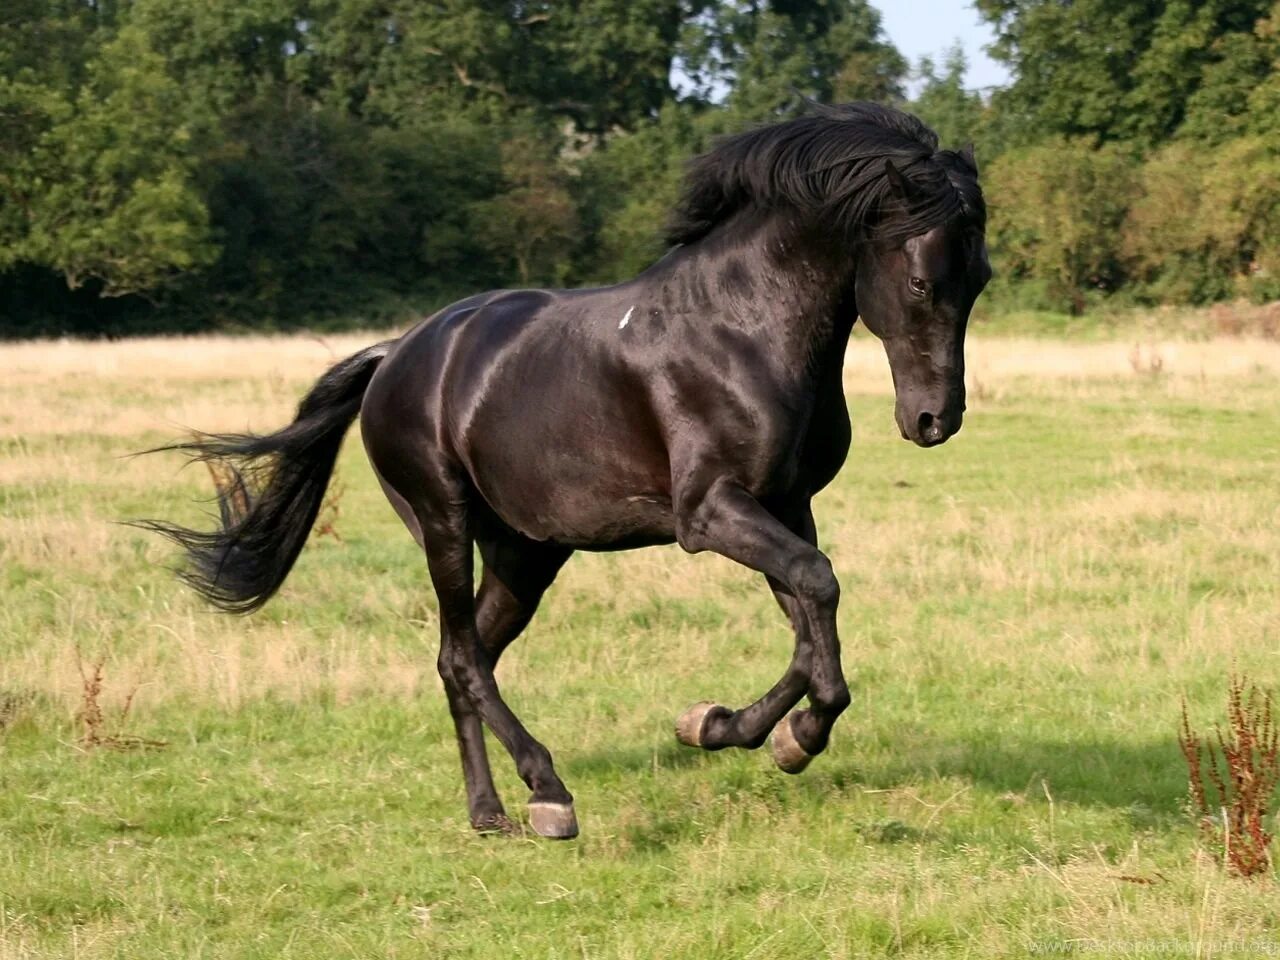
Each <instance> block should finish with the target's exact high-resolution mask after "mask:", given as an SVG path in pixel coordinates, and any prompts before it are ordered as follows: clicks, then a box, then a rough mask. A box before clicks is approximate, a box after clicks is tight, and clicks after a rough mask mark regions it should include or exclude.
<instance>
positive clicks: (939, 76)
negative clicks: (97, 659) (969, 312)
mask: <svg viewBox="0 0 1280 960" xmlns="http://www.w3.org/2000/svg"><path fill="white" fill-rule="evenodd" d="M976 6H977V7H978V9H979V11H980V13H981V14H982V15H983V16H984V17H986V18H987V20H988V21H989V22H991V23H992V24H993V26H994V27H995V29H996V32H997V42H996V44H995V47H994V53H995V55H996V56H997V57H998V58H1001V59H1003V60H1004V61H1005V62H1006V63H1007V64H1009V66H1010V67H1011V69H1012V71H1013V74H1014V81H1013V83H1012V85H1011V86H1010V87H1008V88H1007V89H1003V90H996V91H993V92H990V93H989V94H987V93H984V94H979V93H977V92H974V91H973V90H971V89H969V88H968V86H967V85H966V77H965V69H966V66H965V62H964V57H963V53H962V51H961V50H960V49H959V48H956V49H953V50H951V51H948V52H945V53H944V54H943V56H942V58H941V60H940V61H935V60H933V59H930V58H926V59H924V60H922V61H921V62H920V64H919V65H918V67H917V68H916V73H915V77H916V79H917V80H918V81H920V83H919V87H918V92H917V94H916V97H915V100H914V102H912V103H909V104H907V106H908V107H909V108H911V109H913V110H915V111H916V112H918V113H919V114H920V115H921V116H923V117H924V118H925V120H926V121H927V122H929V123H930V124H931V125H933V126H934V127H935V128H936V129H937V131H938V133H939V135H940V138H941V141H942V143H943V145H944V146H950V147H958V146H961V145H963V144H965V143H968V142H973V143H975V144H976V147H977V154H978V158H979V161H980V165H981V166H982V168H983V170H984V174H985V176H984V183H985V184H986V188H987V193H988V195H989V197H990V199H991V202H992V208H993V220H992V255H993V260H994V266H995V269H996V273H997V277H998V279H997V282H996V283H995V284H994V285H993V287H992V290H991V293H990V294H989V295H988V297H987V299H988V300H991V301H993V302H996V303H1003V304H1006V305H1018V306H1029V307H1049V306H1051V307H1055V308H1062V307H1069V308H1071V309H1073V310H1080V309H1083V308H1085V307H1086V306H1087V305H1089V304H1091V303H1094V302H1096V301H1098V300H1100V299H1102V298H1106V297H1112V296H1116V295H1118V296H1120V297H1122V298H1124V299H1125V300H1126V301H1133V300H1146V301H1164V300H1173V301H1178V302H1204V301H1208V300H1213V299H1218V298H1223V297H1236V296H1247V297H1251V298H1254V299H1262V298H1267V297H1272V296H1276V295H1277V282H1276V279H1275V275H1276V270H1277V267H1276V265H1275V262H1274V261H1275V257H1276V253H1275V250H1274V247H1275V242H1274V241H1273V240H1272V239H1271V237H1272V236H1274V229H1275V228H1274V223H1275V215H1274V195H1273V191H1272V187H1271V183H1272V176H1273V172H1272V167H1273V166H1274V159H1273V151H1274V149H1275V147H1276V145H1278V144H1280V66H1278V65H1280V0H1075V2H1073V3H1060V2H1058V0H978V2H977V4H976ZM907 77H908V68H907V64H906V62H905V61H904V60H903V58H902V56H901V55H900V54H899V52H898V51H897V50H896V49H895V48H894V47H893V45H892V44H891V43H889V42H888V41H887V40H886V39H885V37H884V34H883V32H882V30H881V26H880V15H879V13H878V12H877V10H876V8H875V7H873V6H872V5H871V3H870V2H869V0H771V2H761V3H756V2H745V0H635V2H625V3H624V2H622V0H575V2H573V3H566V4H556V5H545V4H544V5H541V6H537V5H535V6H529V5H526V4H516V5H511V4H508V5H501V4H499V5H494V4H486V3H480V2H477V0H454V2H450V3H447V4H422V3H417V2H415V0H303V2H301V3H299V2H296V0H224V2H218V3H208V2H202V0H96V2H92V3H86V2H82V0H7V2H6V3H5V4H4V5H3V9H0V317H2V318H3V319H0V334H10V335H13V334H19V333H21V334H28V333H31V332H33V331H45V332H51V333H59V332H71V331H75V332H81V333H85V332H98V333H122V332H125V331H127V330H129V329H161V328H166V327H168V328H171V329H198V328H201V327H208V326H218V325H227V326H293V325H298V324H304V323H305V324H316V323H330V322H334V321H335V319H338V318H349V319H354V320H359V319H361V318H364V319H371V318H375V317H376V318H378V319H379V320H380V321H386V322H396V321H398V320H399V319H400V318H401V317H402V316H403V315H405V314H410V313H421V312H422V311H423V310H424V309H428V308H432V307H434V306H436V305H439V304H441V303H443V302H447V301H448V300H450V299H453V298H455V297H457V296H460V295H462V294H464V293H467V292H471V291H476V290H481V289H488V288H494V287H503V286H509V285H515V284H522V285H523V284H565V285H579V284H583V283H591V282H604V281H614V280H617V279H620V278H622V277H626V276H631V275H634V274H635V273H637V272H639V271H641V270H643V269H644V268H645V267H647V266H648V265H649V264H651V263H652V262H653V261H654V260H655V259H657V258H658V257H660V256H661V255H662V253H663V249H662V242H661V225H662V222H663V221H664V220H665V218H666V216H667V211H668V209H669V207H670V205H671V203H672V201H673V200H674V199H675V196H676V193H677V190H678V186H679V180H680V175H681V171H682V170H683V168H684V163H685V161H686V160H687V158H688V157H689V156H690V155H691V154H693V153H695V152H697V151H699V150H701V149H704V148H705V147H706V146H707V145H708V143H709V142H710V140H711V139H712V138H713V137H715V136H717V135H719V134H723V133H726V132H729V131H733V130H738V129H742V128H743V127H745V126H748V125H750V124H753V123H757V122H762V121H770V120H775V119H778V118H781V117H786V116H789V115H793V114H794V113H795V112H797V111H799V110H801V109H803V108H804V104H805V101H806V99H813V100H818V101H840V100H850V99H874V100H880V101H888V102H894V103H902V102H903V99H904V84H905V81H906V79H907ZM1232 164H1240V165H1243V166H1239V167H1233V166H1232ZM1180 169H1183V170H1186V171H1188V172H1189V173H1191V174H1192V176H1189V177H1180V176H1179V170H1180ZM1126 191H1128V192H1126ZM1175 196H1176V197H1178V198H1179V202H1178V203H1176V204H1173V203H1172V201H1171V199H1170V198H1173V197H1175ZM1158 198H1165V199H1164V200H1163V201H1162V200H1161V199H1158ZM104 296H112V297H114V298H115V299H114V300H112V301H110V302H109V303H108V302H106V301H103V300H102V297H104Z"/></svg>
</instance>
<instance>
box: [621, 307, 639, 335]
mask: <svg viewBox="0 0 1280 960" xmlns="http://www.w3.org/2000/svg"><path fill="white" fill-rule="evenodd" d="M635 312H636V308H635V304H632V305H631V306H630V307H628V308H627V312H626V313H624V314H623V315H622V320H621V321H619V323H618V329H619V330H621V329H622V328H623V327H625V326H626V325H627V324H628V323H630V322H631V315H632V314H633V313H635Z"/></svg>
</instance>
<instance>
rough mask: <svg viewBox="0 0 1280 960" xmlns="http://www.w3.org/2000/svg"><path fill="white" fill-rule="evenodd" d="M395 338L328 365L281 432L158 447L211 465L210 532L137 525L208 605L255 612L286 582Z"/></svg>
mask: <svg viewBox="0 0 1280 960" xmlns="http://www.w3.org/2000/svg"><path fill="white" fill-rule="evenodd" d="M393 342H394V341H390V340H388V341H387V342H385V343H380V344H377V345H376V346H373V347H369V348H368V349H367V350H362V351H361V352H360V353H357V354H355V355H354V356H351V357H348V358H347V359H346V360H343V361H342V362H341V363H339V364H337V365H336V366H334V367H333V368H331V369H330V370H329V372H328V373H326V374H325V375H324V376H323V377H321V378H320V380H319V381H318V382H317V383H316V385H315V386H314V387H312V388H311V392H310V393H308V394H307V395H306V397H305V398H304V399H303V401H302V403H300V404H299V405H298V415H297V416H296V417H295V418H294V421H293V423H291V424H289V426H287V427H285V428H284V429H283V430H278V431H277V432H275V433H272V434H268V435H266V436H258V435H256V434H251V433H246V434H199V435H197V437H196V439H194V440H192V441H190V442H188V443H175V444H172V445H169V446H164V447H158V448H156V450H183V451H186V452H187V453H189V454H191V457H192V459H193V460H196V461H202V462H204V463H207V464H208V465H209V469H210V472H211V473H212V474H213V477H214V484H215V486H216V487H217V488H218V512H219V514H220V515H221V525H220V526H219V528H218V529H217V530H213V531H211V532H209V533H203V532H201V531H199V530H189V529H187V528H186V527H180V526H177V525H175V524H171V523H165V522H163V521H159V520H140V521H135V522H134V523H133V525H134V526H138V527H142V528H144V529H147V530H151V531H154V532H156V533H159V534H162V535H163V536H165V537H168V538H169V539H170V540H172V541H173V542H174V543H177V544H178V545H179V546H181V547H182V548H183V549H184V550H186V553H187V558H186V559H187V564H186V568H185V569H184V570H183V571H182V572H181V573H180V576H181V577H182V579H183V580H185V581H186V582H187V583H188V584H189V585H190V586H191V587H193V588H194V589H195V590H197V591H198V592H199V593H201V594H202V595H203V596H204V597H205V599H207V600H208V601H209V602H210V603H212V604H213V605H214V606H217V607H219V608H221V609H223V610H226V611H228V612H230V613H252V612H253V611H254V610H257V609H258V608H259V607H261V606H262V605H263V604H264V603H266V602H267V601H268V600H269V599H270V598H271V597H272V595H273V594H275V592H276V591H277V590H278V589H279V588H280V584H282V583H284V579H285V577H287V576H288V575H289V571H290V570H291V569H292V568H293V563H294V561H295V560H297V559H298V554H299V553H301V552H302V547H303V545H304V544H305V543H306V541H307V535H308V533H310V531H311V525H312V524H313V523H314V522H315V519H316V514H317V513H319V511H320V505H321V503H322V502H323V501H324V492H325V488H326V487H327V486H328V485H329V476H330V474H332V473H333V465H334V463H335V461H336V460H337V459H338V451H339V449H340V448H341V447H342V438H343V436H344V435H345V434H346V432H347V428H348V427H350V426H351V422H352V421H353V420H355V418H356V414H357V413H359V412H360V403H361V401H362V400H363V399H364V392H365V389H366V388H367V387H368V386H369V380H370V379H371V378H372V377H373V372H374V371H375V370H376V369H377V368H378V364H379V363H381V362H382V359H383V357H385V356H386V355H387V352H388V351H389V350H390V348H391V344H392V343H393ZM156 450H149V451H147V452H148V453H154V452H156Z"/></svg>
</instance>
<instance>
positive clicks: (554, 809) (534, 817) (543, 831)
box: [529, 800, 578, 840]
mask: <svg viewBox="0 0 1280 960" xmlns="http://www.w3.org/2000/svg"><path fill="white" fill-rule="evenodd" d="M529 826H531V827H533V832H534V833H536V834H537V835H538V836H540V837H549V838H551V839H552V840H572V839H573V838H574V837H576V836H577V835H578V818H577V816H575V815H574V812H573V804H572V803H548V802H546V801H543V800H530V801H529Z"/></svg>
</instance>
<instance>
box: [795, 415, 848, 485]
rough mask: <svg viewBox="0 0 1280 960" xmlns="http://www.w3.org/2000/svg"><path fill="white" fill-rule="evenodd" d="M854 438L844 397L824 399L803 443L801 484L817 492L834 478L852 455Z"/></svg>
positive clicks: (799, 451)
mask: <svg viewBox="0 0 1280 960" xmlns="http://www.w3.org/2000/svg"><path fill="white" fill-rule="evenodd" d="M851 438H852V431H851V429H850V426H849V411H848V408H847V407H846V406H845V402H844V396H843V395H842V394H841V395H839V396H837V397H835V398H830V397H824V398H822V401H821V402H819V403H817V404H816V405H815V407H814V410H813V414H812V416H811V417H810V418H809V422H808V424H807V425H806V427H805V430H804V435H803V438H802V439H801V441H800V444H799V448H798V457H797V459H798V470H797V474H798V476H797V481H798V483H799V484H800V485H802V486H804V487H805V488H807V491H808V492H809V493H810V494H814V493H817V492H818V491H819V490H821V489H822V488H823V487H825V486H826V485H827V484H829V483H830V482H831V481H832V480H834V479H835V476H836V474H837V473H839V472H840V468H841V467H842V466H843V465H844V461H845V458H846V457H848V455H849V444H850V441H851Z"/></svg>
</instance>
